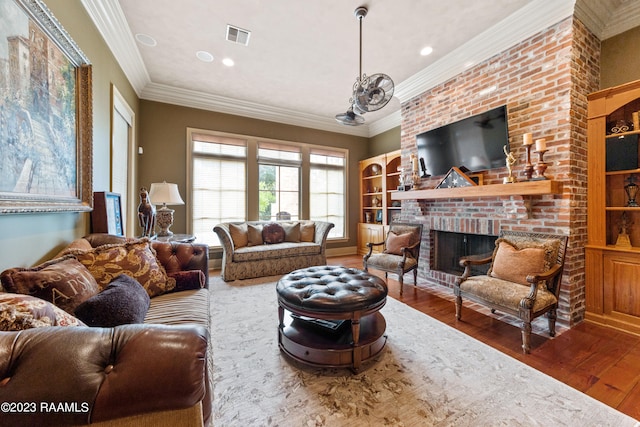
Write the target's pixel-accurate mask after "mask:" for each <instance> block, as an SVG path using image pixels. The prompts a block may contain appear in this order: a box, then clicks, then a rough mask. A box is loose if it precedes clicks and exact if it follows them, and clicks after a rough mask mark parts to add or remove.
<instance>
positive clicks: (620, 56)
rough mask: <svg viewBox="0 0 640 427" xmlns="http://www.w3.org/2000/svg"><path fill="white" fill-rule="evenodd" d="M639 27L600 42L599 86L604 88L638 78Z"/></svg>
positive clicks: (639, 61)
mask: <svg viewBox="0 0 640 427" xmlns="http://www.w3.org/2000/svg"><path fill="white" fill-rule="evenodd" d="M638 46H640V27H636V28H633V29H631V30H629V31H625V32H624V33H621V34H618V35H617V36H615V37H611V38H610V39H607V40H605V41H603V42H602V46H601V49H602V52H601V63H600V88H601V89H606V88H609V87H613V86H618V85H621V84H623V83H628V82H632V81H634V80H640V56H639V55H637V54H636V52H637V50H638Z"/></svg>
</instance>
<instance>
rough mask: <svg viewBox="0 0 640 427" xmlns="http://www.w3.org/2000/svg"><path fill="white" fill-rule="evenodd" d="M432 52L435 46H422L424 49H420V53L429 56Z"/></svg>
mask: <svg viewBox="0 0 640 427" xmlns="http://www.w3.org/2000/svg"><path fill="white" fill-rule="evenodd" d="M431 52H433V48H432V47H431V46H426V47H423V48H422V50H421V51H420V55H422V56H427V55H429V54H431Z"/></svg>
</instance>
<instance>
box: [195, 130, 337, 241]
mask: <svg viewBox="0 0 640 427" xmlns="http://www.w3.org/2000/svg"><path fill="white" fill-rule="evenodd" d="M187 133H188V135H187V137H188V141H189V143H190V146H189V150H188V153H189V155H188V160H187V162H188V167H189V168H190V173H189V178H188V179H189V180H190V182H188V188H189V190H190V192H189V194H188V197H187V198H188V206H189V209H188V211H187V215H188V218H187V221H188V226H187V229H188V230H187V231H188V232H190V233H191V234H193V235H195V236H196V238H197V241H198V242H202V243H206V244H208V245H209V246H220V241H219V240H218V236H217V235H216V234H215V233H214V232H213V227H215V226H216V225H217V224H219V223H221V222H232V221H246V220H253V219H259V220H262V221H272V220H288V219H290V220H305V219H311V220H316V221H330V222H333V223H334V224H335V227H334V228H333V229H332V230H331V232H330V234H329V238H334V239H335V238H344V237H346V234H347V229H346V227H347V225H346V224H347V220H346V218H347V199H346V197H347V191H346V190H347V187H346V186H347V179H348V177H347V163H348V162H347V153H348V151H347V150H346V149H340V148H327V147H321V146H315V145H307V144H300V143H295V142H287V141H277V140H264V139H258V138H254V137H248V136H240V135H232V134H225V133H218V132H213V131H206V130H198V129H188V132H187Z"/></svg>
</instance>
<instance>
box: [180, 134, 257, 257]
mask: <svg viewBox="0 0 640 427" xmlns="http://www.w3.org/2000/svg"><path fill="white" fill-rule="evenodd" d="M191 141H192V150H191V152H192V157H191V171H192V173H191V224H192V230H191V233H192V234H193V235H195V236H196V238H197V239H198V242H201V243H206V244H208V245H210V246H220V241H219V240H218V236H217V235H216V234H215V233H214V232H213V227H214V226H215V225H216V224H219V223H221V222H229V221H245V220H246V212H247V208H246V199H247V196H246V194H247V184H246V175H247V174H246V163H247V142H246V141H245V140H242V139H237V138H228V137H219V136H215V135H207V134H198V133H193V134H192V135H191Z"/></svg>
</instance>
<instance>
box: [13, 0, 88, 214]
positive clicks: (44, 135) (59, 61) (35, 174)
mask: <svg viewBox="0 0 640 427" xmlns="http://www.w3.org/2000/svg"><path fill="white" fill-rule="evenodd" d="M0 64H3V66H2V67H0V91H1V95H2V96H0V214H10V213H28V212H62V211H90V210H91V206H92V183H91V179H92V178H91V177H92V170H91V168H92V105H91V102H92V101H91V64H90V63H89V60H88V59H87V58H86V56H85V55H84V54H83V53H82V52H81V51H80V49H79V48H78V46H77V45H76V43H75V42H74V41H73V40H72V39H71V37H70V36H69V34H68V33H67V32H66V31H65V30H64V29H63V28H62V26H61V25H60V23H59V22H58V21H57V20H56V18H55V17H54V16H53V15H52V13H51V11H49V9H48V8H47V7H46V5H45V4H44V3H43V2H42V0H0Z"/></svg>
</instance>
